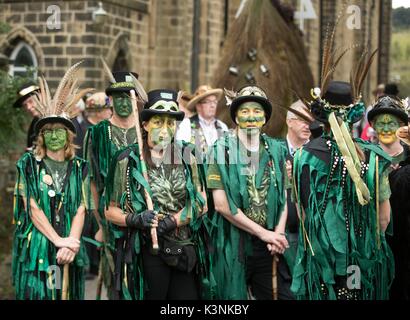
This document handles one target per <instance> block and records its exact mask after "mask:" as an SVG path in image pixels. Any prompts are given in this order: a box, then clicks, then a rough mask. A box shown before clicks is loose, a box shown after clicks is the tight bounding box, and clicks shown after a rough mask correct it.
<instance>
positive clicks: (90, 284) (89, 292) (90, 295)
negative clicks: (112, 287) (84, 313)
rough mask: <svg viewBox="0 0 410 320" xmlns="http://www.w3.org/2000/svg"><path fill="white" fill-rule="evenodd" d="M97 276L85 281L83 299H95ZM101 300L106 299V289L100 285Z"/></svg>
mask: <svg viewBox="0 0 410 320" xmlns="http://www.w3.org/2000/svg"><path fill="white" fill-rule="evenodd" d="M97 282H98V280H97V277H95V278H94V279H92V280H86V281H85V300H95V296H96V292H97ZM101 300H108V299H107V290H105V287H104V286H103V287H102V291H101Z"/></svg>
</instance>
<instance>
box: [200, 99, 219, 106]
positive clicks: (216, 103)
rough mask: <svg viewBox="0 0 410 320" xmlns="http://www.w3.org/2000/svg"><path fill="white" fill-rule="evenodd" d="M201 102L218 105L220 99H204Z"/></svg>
mask: <svg viewBox="0 0 410 320" xmlns="http://www.w3.org/2000/svg"><path fill="white" fill-rule="evenodd" d="M201 104H214V105H216V106H217V105H218V100H205V101H202V102H201Z"/></svg>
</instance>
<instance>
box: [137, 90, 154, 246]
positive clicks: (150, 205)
mask: <svg viewBox="0 0 410 320" xmlns="http://www.w3.org/2000/svg"><path fill="white" fill-rule="evenodd" d="M130 94H131V102H132V109H133V112H134V117H135V129H136V131H137V142H138V149H139V153H140V161H141V169H142V175H143V176H144V179H145V180H146V181H148V173H147V165H146V163H145V160H144V155H143V150H142V149H143V145H142V135H141V128H140V119H139V115H138V107H137V97H136V95H135V91H134V90H131V91H130ZM144 196H145V201H146V203H147V208H148V210H154V205H153V203H152V199H151V196H150V195H149V193H148V191H147V190H146V189H144ZM151 239H152V249H153V250H154V253H157V252H158V249H159V246H158V237H157V228H155V227H153V228H151Z"/></svg>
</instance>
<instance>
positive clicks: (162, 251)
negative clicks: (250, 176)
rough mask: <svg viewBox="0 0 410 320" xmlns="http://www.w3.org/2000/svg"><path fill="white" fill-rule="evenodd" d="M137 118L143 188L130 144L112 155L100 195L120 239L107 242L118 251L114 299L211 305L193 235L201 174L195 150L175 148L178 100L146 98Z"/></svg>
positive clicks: (205, 268) (158, 94) (200, 244)
mask: <svg viewBox="0 0 410 320" xmlns="http://www.w3.org/2000/svg"><path fill="white" fill-rule="evenodd" d="M140 118H141V121H142V125H143V136H142V139H143V146H142V149H143V151H142V152H143V155H144V160H145V162H146V166H147V168H146V169H147V173H148V181H146V180H145V179H144V177H143V176H142V175H141V171H142V170H144V169H143V167H144V164H143V163H142V162H141V161H140V157H139V148H138V145H132V146H129V147H127V148H125V149H123V150H122V151H120V152H119V153H117V155H116V158H115V159H114V160H113V163H116V164H117V167H116V168H115V169H114V170H112V171H111V174H112V175H113V177H110V178H109V179H108V181H110V182H111V184H109V185H108V186H107V189H106V190H107V197H109V198H108V199H107V200H108V204H109V207H108V210H107V211H106V217H107V220H108V221H110V223H112V224H114V225H115V226H116V228H117V230H122V231H124V234H125V235H126V236H125V237H124V238H119V239H118V240H117V241H116V242H115V243H114V245H115V247H116V248H118V249H117V250H116V252H115V253H114V260H115V261H119V263H118V264H116V265H115V274H116V279H115V282H116V283H117V284H118V286H117V287H116V290H117V291H118V292H119V296H120V297H121V299H132V300H141V299H143V300H165V299H168V300H176V299H178V300H180V299H183V300H193V299H198V298H200V297H201V296H202V297H203V298H207V299H210V298H211V296H210V293H209V292H211V291H212V290H211V288H210V285H211V284H212V281H211V280H212V279H211V278H210V277H209V263H207V262H206V261H207V259H209V258H208V255H207V254H206V253H205V250H204V239H203V237H202V235H201V231H200V230H201V225H202V223H203V222H202V221H203V217H201V215H202V214H203V212H204V209H203V208H204V206H205V198H204V194H205V188H204V186H203V184H202V183H201V181H202V182H203V181H204V177H203V176H202V175H201V172H203V170H202V169H201V167H200V166H199V165H197V163H196V160H195V158H194V156H193V154H192V153H191V152H192V150H193V149H194V146H192V145H189V144H185V143H182V144H181V143H180V142H174V135H175V129H176V122H177V121H180V120H182V119H183V118H184V113H183V112H181V111H179V107H178V102H177V93H176V92H175V91H173V90H166V89H160V90H153V91H151V92H149V93H148V101H147V103H146V104H145V105H144V110H142V112H141V115H140ZM118 164H125V168H126V169H125V172H126V174H125V184H126V189H125V190H123V192H118V190H116V188H115V186H116V185H117V182H116V181H117V180H120V181H122V179H123V172H122V169H121V168H120V167H119V166H118ZM144 190H147V192H149V193H150V195H151V199H152V200H153V204H154V209H155V212H154V211H151V210H148V205H147V203H146V200H145V198H144ZM157 213H158V214H157ZM151 227H157V235H158V243H159V254H154V253H153V252H152V240H151V235H150V232H149V231H150V228H151ZM123 270H124V272H123ZM125 270H126V271H125ZM198 270H202V272H201V273H198ZM205 278H206V280H207V281H204V280H205ZM206 283H208V284H209V285H208V286H206V285H204V284H206ZM198 284H200V285H199V288H200V290H199V291H198ZM147 289H148V290H147Z"/></svg>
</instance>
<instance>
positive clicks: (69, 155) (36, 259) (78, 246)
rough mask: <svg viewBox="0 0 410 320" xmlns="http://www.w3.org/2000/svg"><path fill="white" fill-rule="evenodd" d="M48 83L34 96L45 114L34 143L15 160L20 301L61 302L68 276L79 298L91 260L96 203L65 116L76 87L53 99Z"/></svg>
mask: <svg viewBox="0 0 410 320" xmlns="http://www.w3.org/2000/svg"><path fill="white" fill-rule="evenodd" d="M75 70H76V68H74V69H73V68H72V69H70V71H69V73H72V72H74V71H75ZM67 77H68V76H67ZM44 81H45V80H44V79H40V83H41V87H42V88H43V90H44V91H45V92H44V93H45V94H43V95H39V96H37V97H35V101H36V107H37V109H38V110H39V112H41V118H40V119H39V121H38V122H37V124H36V127H35V130H36V134H37V138H36V143H35V145H36V147H35V149H34V152H27V153H25V154H24V155H23V156H22V157H21V158H20V159H19V161H18V162H17V182H16V188H15V206H14V221H15V224H16V231H15V237H14V246H13V283H14V285H15V288H16V298H17V299H30V300H60V299H62V285H63V283H62V279H63V276H64V279H65V280H64V285H65V286H66V287H68V289H67V290H68V291H67V298H68V299H70V300H81V299H83V298H84V269H85V267H86V265H87V263H88V259H87V255H86V252H85V248H84V246H83V243H82V242H81V241H80V240H81V233H82V228H83V224H84V218H85V215H86V211H87V210H91V209H92V206H93V205H92V201H91V197H90V192H89V183H88V180H87V179H88V165H87V163H86V162H85V161H84V160H82V159H80V158H77V157H76V156H75V147H76V146H75V145H74V143H73V140H74V135H75V127H74V125H73V123H72V122H71V121H70V120H69V118H67V114H68V115H69V116H72V114H71V113H70V110H71V109H70V105H67V104H66V103H67V100H68V101H70V100H71V99H72V98H73V97H74V92H75V91H76V88H75V87H73V86H72V84H70V83H67V82H63V83H62V84H61V86H62V88H63V91H64V93H65V94H67V95H66V96H62V95H61V96H60V95H59V94H58V93H56V95H55V96H54V98H53V100H49V99H48V97H49V94H48V93H47V90H48V89H47V87H46V86H44V85H43V83H44ZM66 99H67V100H66ZM55 105H59V106H60V107H61V108H60V109H55ZM56 113H57V114H56ZM63 266H64V268H63ZM66 272H68V276H67V274H65V273H66Z"/></svg>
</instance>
